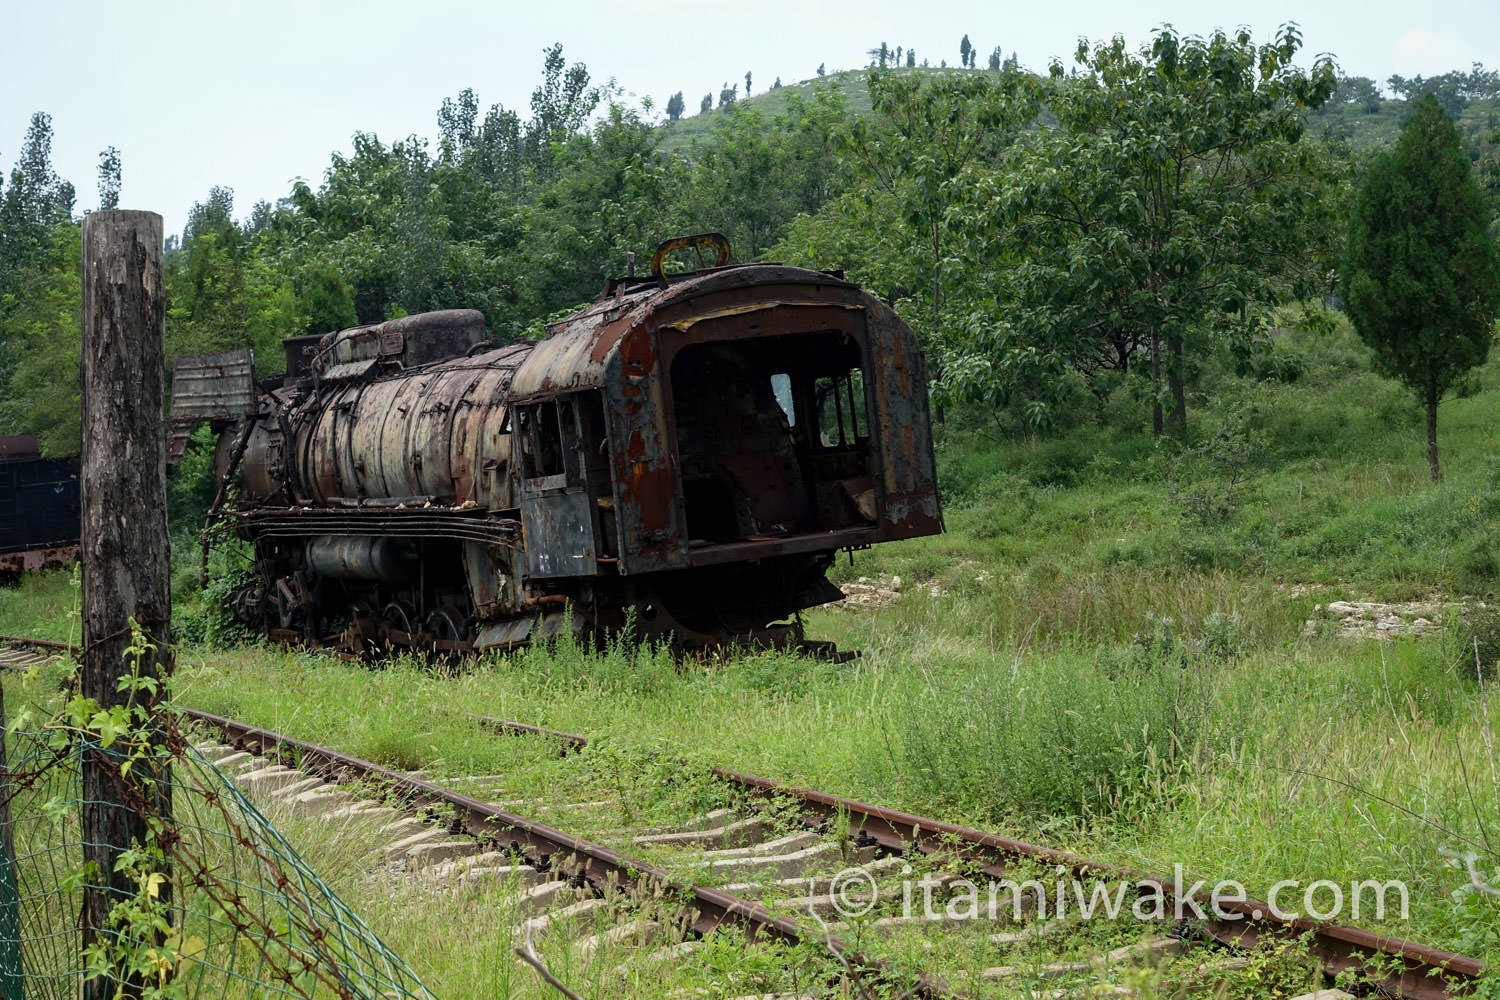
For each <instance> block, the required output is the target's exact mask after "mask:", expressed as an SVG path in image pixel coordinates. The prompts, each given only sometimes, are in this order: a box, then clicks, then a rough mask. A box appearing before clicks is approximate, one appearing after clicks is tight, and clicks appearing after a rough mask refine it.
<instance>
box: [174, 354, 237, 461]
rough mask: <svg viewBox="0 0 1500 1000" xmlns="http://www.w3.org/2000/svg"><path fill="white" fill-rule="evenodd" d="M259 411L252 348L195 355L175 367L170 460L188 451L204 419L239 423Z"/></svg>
mask: <svg viewBox="0 0 1500 1000" xmlns="http://www.w3.org/2000/svg"><path fill="white" fill-rule="evenodd" d="M254 414H255V354H254V352H252V351H251V350H250V348H248V347H242V348H238V349H236V350H233V351H221V352H219V353H217V354H191V355H187V356H185V357H181V358H178V359H177V362H176V364H175V365H174V366H173V368H172V413H171V428H172V433H171V438H170V440H169V441H168V443H167V461H168V462H175V461H177V460H178V459H180V458H181V457H182V456H183V453H184V452H185V451H186V450H187V442H188V437H189V435H191V434H192V432H193V428H194V427H195V426H197V425H198V424H200V423H204V422H226V423H235V422H238V421H240V420H243V419H245V418H246V417H250V416H253V415H254Z"/></svg>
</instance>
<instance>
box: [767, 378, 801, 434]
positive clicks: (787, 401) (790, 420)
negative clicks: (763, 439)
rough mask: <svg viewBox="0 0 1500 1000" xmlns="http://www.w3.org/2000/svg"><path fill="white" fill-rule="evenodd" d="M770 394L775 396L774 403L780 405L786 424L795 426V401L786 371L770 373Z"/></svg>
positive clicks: (790, 379) (790, 380)
mask: <svg viewBox="0 0 1500 1000" xmlns="http://www.w3.org/2000/svg"><path fill="white" fill-rule="evenodd" d="M771 394H772V395H773V396H775V397H776V405H777V406H779V407H781V412H782V413H784V414H786V425H787V426H788V427H796V426H797V401H796V399H795V398H794V397H793V396H792V377H791V376H790V375H788V374H787V373H786V372H780V373H778V374H776V375H772V376H771Z"/></svg>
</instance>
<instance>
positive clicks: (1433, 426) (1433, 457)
mask: <svg viewBox="0 0 1500 1000" xmlns="http://www.w3.org/2000/svg"><path fill="white" fill-rule="evenodd" d="M1437 408H1438V398H1437V393H1433V392H1429V393H1428V394H1427V464H1428V466H1429V467H1430V468H1431V469H1432V481H1433V482H1438V481H1439V480H1441V479H1442V478H1443V472H1442V469H1440V468H1439V467H1438V450H1437Z"/></svg>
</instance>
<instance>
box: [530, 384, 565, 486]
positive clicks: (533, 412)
mask: <svg viewBox="0 0 1500 1000" xmlns="http://www.w3.org/2000/svg"><path fill="white" fill-rule="evenodd" d="M569 413H570V414H571V408H570V410H569ZM517 416H518V418H519V422H520V430H521V463H522V469H523V471H524V472H525V474H526V478H527V479H539V478H541V477H543V476H560V475H562V473H563V436H562V427H561V426H560V424H559V423H558V406H557V403H556V401H555V400H548V401H547V402H545V403H537V404H535V405H533V406H526V407H521V408H520V410H519V412H518V414H517Z"/></svg>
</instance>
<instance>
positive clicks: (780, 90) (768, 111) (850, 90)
mask: <svg viewBox="0 0 1500 1000" xmlns="http://www.w3.org/2000/svg"><path fill="white" fill-rule="evenodd" d="M835 89H837V90H839V91H841V92H842V93H843V95H844V100H845V102H846V103H847V104H848V106H849V108H850V110H851V111H853V112H854V113H856V114H861V115H862V114H867V113H868V112H869V110H870V91H869V88H868V87H867V86H866V85H865V71H864V70H847V71H845V72H842V73H830V74H828V75H827V76H823V77H814V78H812V79H811V80H803V81H801V82H799V83H791V84H783V85H782V86H780V87H777V88H776V89H775V90H763V91H761V92H760V93H758V94H751V95H750V96H749V97H741V98H740V99H739V102H738V103H739V104H741V105H745V106H748V107H752V108H755V109H756V110H757V111H759V112H761V113H762V114H764V115H767V116H774V115H778V114H781V113H782V112H783V111H785V110H786V106H787V102H788V101H789V100H790V99H791V96H792V95H793V94H796V95H798V96H799V97H802V98H804V99H806V100H809V101H810V100H812V99H813V98H814V97H816V96H817V94H818V93H820V92H827V91H830V90H835ZM684 98H685V99H686V100H687V104H688V111H689V113H688V114H686V115H684V116H683V117H682V118H679V119H678V120H677V121H675V122H666V123H665V124H663V125H662V126H661V149H662V151H663V152H669V153H671V152H678V151H680V150H685V149H688V148H689V147H691V146H692V145H693V144H694V143H698V144H699V145H704V144H707V142H708V141H709V138H710V136H711V135H712V129H713V122H714V119H715V117H716V116H722V115H723V113H724V112H723V111H721V110H720V109H718V108H715V109H714V110H712V111H710V112H708V113H707V114H698V113H696V112H697V108H698V103H697V102H698V100H700V99H701V98H699V97H693V96H691V95H687V94H684ZM714 101H715V103H717V102H718V95H717V94H716V95H714Z"/></svg>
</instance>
